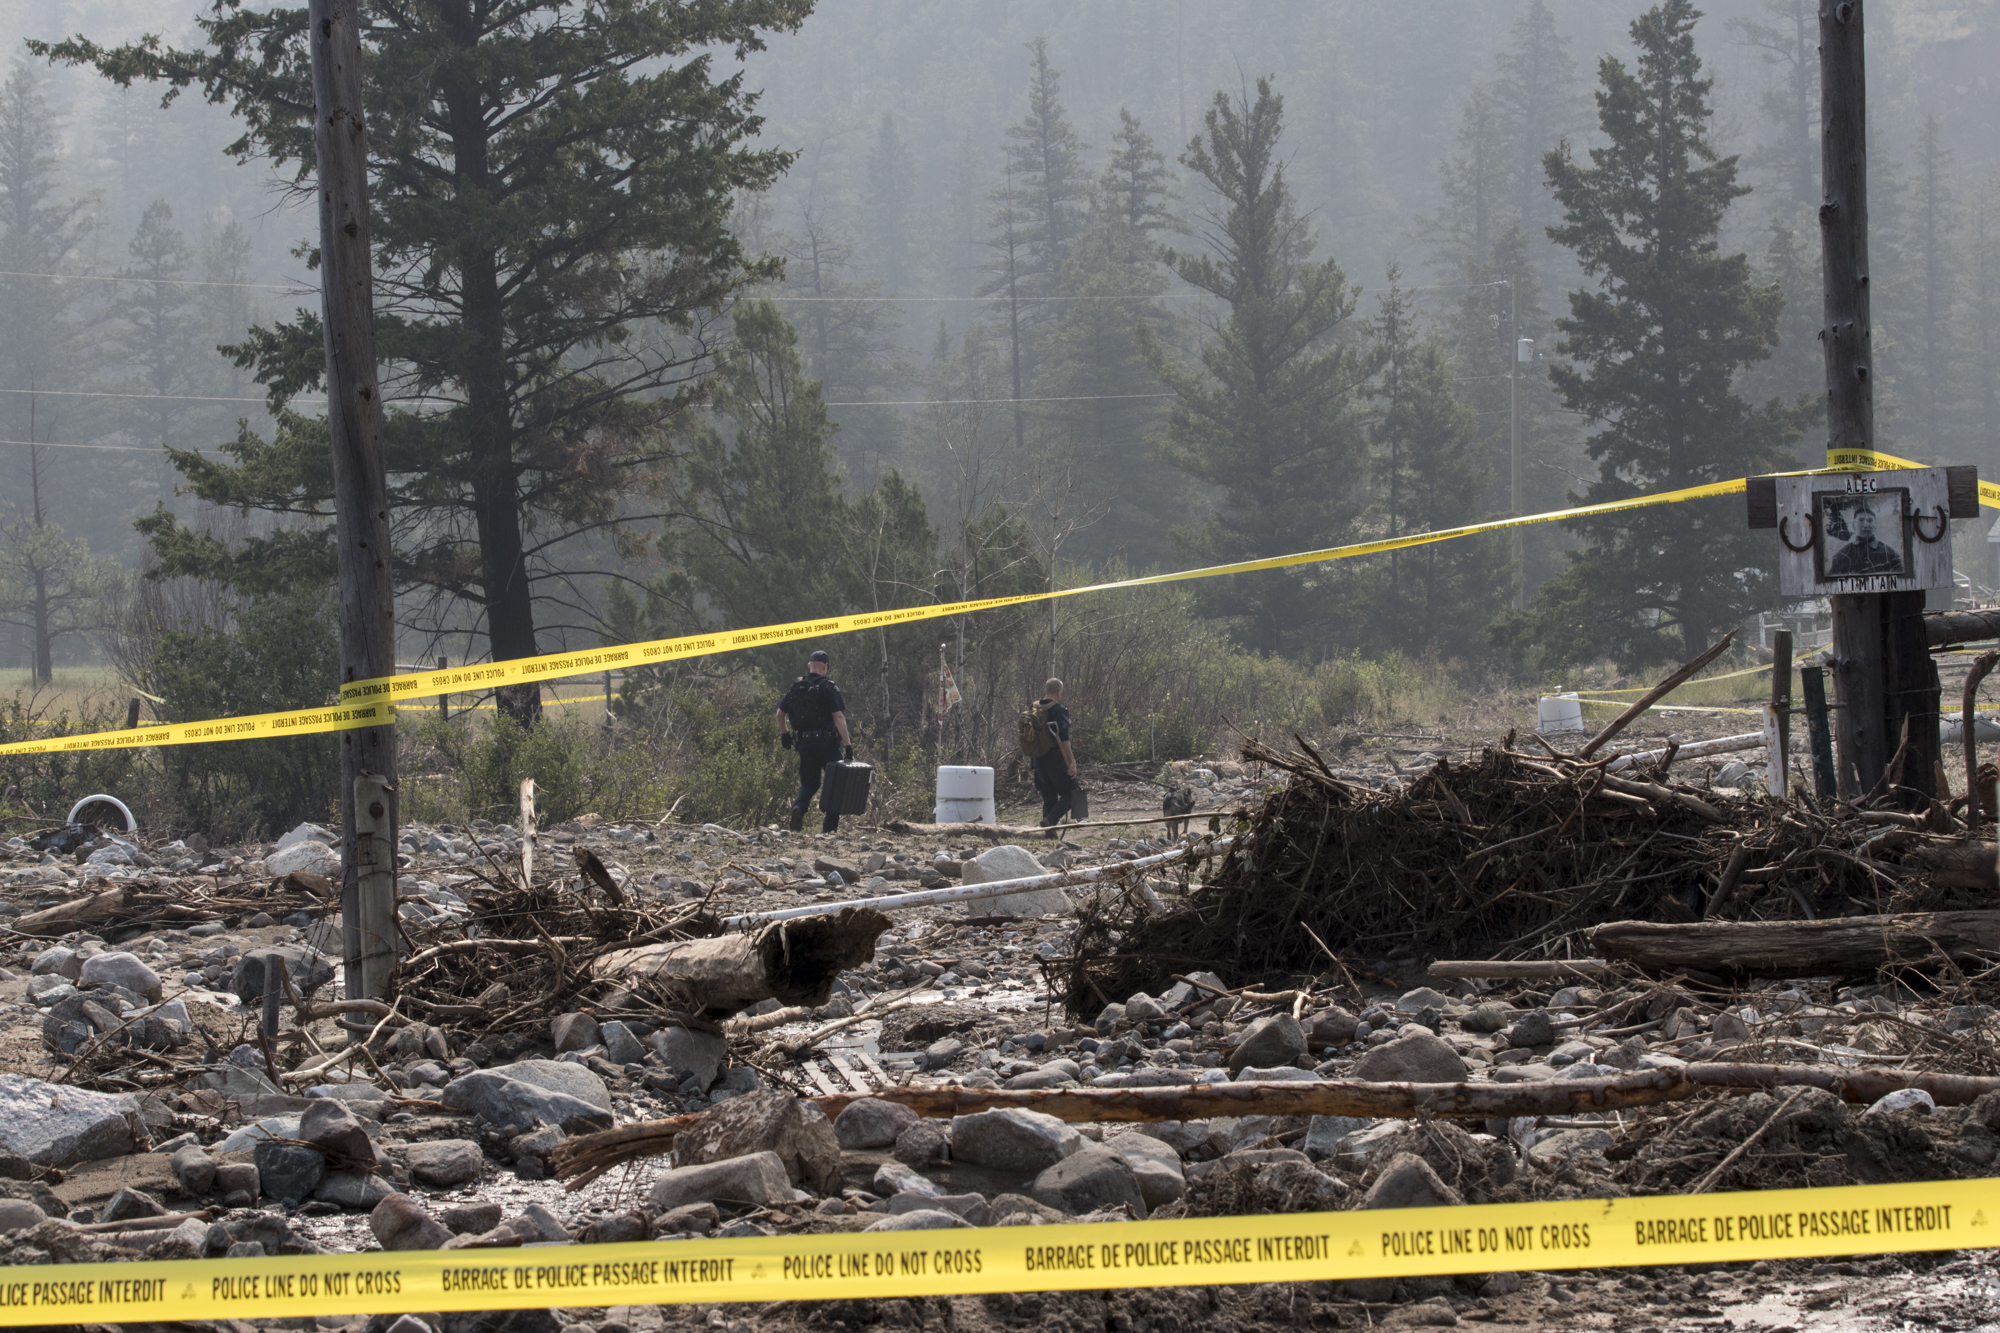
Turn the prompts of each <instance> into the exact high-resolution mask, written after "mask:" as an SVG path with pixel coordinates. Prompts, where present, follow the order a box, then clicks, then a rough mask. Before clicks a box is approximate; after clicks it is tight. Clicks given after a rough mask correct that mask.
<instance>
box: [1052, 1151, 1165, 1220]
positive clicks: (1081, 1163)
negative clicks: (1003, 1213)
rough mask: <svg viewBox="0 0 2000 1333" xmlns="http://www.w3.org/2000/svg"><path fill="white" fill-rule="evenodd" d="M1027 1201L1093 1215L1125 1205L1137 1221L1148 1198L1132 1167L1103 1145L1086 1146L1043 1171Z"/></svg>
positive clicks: (1143, 1210) (1142, 1214)
mask: <svg viewBox="0 0 2000 1333" xmlns="http://www.w3.org/2000/svg"><path fill="white" fill-rule="evenodd" d="M1028 1197H1030V1198H1032V1199H1034V1200H1035V1201H1037V1202H1038V1203H1045V1204H1047V1205H1048V1206H1049V1207H1051V1208H1060V1209H1062V1210H1063V1211H1064V1212H1066V1213H1094V1212H1096V1211H1097V1210H1099V1209H1100V1208H1116V1207H1118V1206H1120V1205H1121V1204H1122V1205H1123V1206H1125V1207H1127V1208H1129V1209H1131V1210H1132V1216H1134V1217H1144V1216H1145V1215H1146V1197H1145V1194H1144V1192H1143V1191H1141V1190H1140V1188H1139V1177H1138V1176H1137V1174H1135V1173H1134V1172H1133V1170H1132V1164H1131V1163H1130V1162H1127V1161H1126V1160H1125V1159H1124V1158H1123V1157H1121V1156H1120V1155H1119V1154H1118V1153H1117V1152H1115V1151H1113V1150H1112V1149H1110V1148H1107V1147H1105V1146H1104V1145H1103V1144H1101V1143H1086V1144H1084V1145H1083V1147H1081V1148H1079V1149H1077V1151H1075V1152H1073V1153H1071V1154H1070V1155H1069V1156H1068V1157H1065V1158H1063V1159H1062V1160H1061V1161H1060V1162H1057V1163H1056V1164H1055V1165H1054V1166H1051V1167H1049V1168H1047V1169H1046V1170H1044V1171H1043V1172H1042V1173H1041V1174H1040V1175H1038V1176H1036V1177H1035V1183H1034V1184H1033V1185H1032V1186H1030V1187H1029V1189H1028Z"/></svg>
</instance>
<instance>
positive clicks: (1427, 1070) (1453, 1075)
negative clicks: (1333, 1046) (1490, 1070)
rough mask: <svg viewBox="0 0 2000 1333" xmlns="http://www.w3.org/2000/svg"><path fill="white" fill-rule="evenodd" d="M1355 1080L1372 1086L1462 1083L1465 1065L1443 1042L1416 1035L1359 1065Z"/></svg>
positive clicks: (1386, 1045)
mask: <svg viewBox="0 0 2000 1333" xmlns="http://www.w3.org/2000/svg"><path fill="white" fill-rule="evenodd" d="M1354 1077H1355V1078H1358V1079H1362V1080H1364V1081H1366V1082H1369V1083H1462V1082H1464V1081H1465V1061H1463V1060H1461V1059H1459V1058H1458V1052H1456V1051H1454V1050H1452V1048H1451V1047H1450V1046H1448V1045H1446V1044H1445V1042H1444V1039H1443V1038H1441V1037H1435V1036H1433V1035H1431V1034H1430V1033H1428V1032H1412V1033H1411V1034H1410V1035H1409V1036H1407V1037H1397V1038H1396V1039H1395V1040H1393V1041H1389V1042H1385V1043H1384V1044H1382V1045H1380V1046H1377V1047H1376V1048H1375V1049H1374V1050H1372V1051H1370V1052H1368V1054H1366V1055H1364V1056H1362V1057H1361V1058H1360V1059H1359V1060H1357V1061H1355V1062H1354Z"/></svg>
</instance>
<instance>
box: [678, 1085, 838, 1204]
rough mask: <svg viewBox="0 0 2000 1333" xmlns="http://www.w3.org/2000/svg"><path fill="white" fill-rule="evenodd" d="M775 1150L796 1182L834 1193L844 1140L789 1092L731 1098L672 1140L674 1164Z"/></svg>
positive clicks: (813, 1109)
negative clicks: (836, 1135) (841, 1146)
mask: <svg viewBox="0 0 2000 1333" xmlns="http://www.w3.org/2000/svg"><path fill="white" fill-rule="evenodd" d="M759 1152H769V1153H775V1154H777V1157H778V1160H779V1161H780V1162H783V1163H784V1165H785V1174H786V1176H787V1177H789V1178H790V1179H791V1180H792V1181H793V1182H795V1183H797V1184H800V1185H804V1186H806V1187H807V1188H809V1189H813V1190H817V1191H818V1192H819V1193H821V1194H831V1193H835V1192H837V1191H838V1190H839V1188H840V1140H839V1139H838V1138H837V1137H835V1135H834V1132H833V1123H832V1122H831V1121H829V1120H828V1119H827V1118H826V1113H825V1112H824V1111H822V1110H820V1109H819V1108H818V1107H817V1106H814V1105H813V1104H812V1103H811V1102H807V1101H801V1100H799V1099H798V1098H797V1097H794V1096H793V1095H792V1094H791V1093H789V1092H779V1091H776V1090H774V1089H773V1090H766V1091H763V1092H752V1093H746V1094H745V1095H743V1096H741V1097H732V1098H730V1099H729V1100H728V1101H726V1102H724V1103H723V1104H722V1105H720V1106H717V1107H715V1108H713V1109H712V1110H708V1111H704V1112H702V1114H701V1115H700V1117H699V1118H697V1119H696V1120H695V1122H694V1123H693V1124H692V1125H690V1126H688V1127H687V1128H686V1129H684V1130H682V1131H681V1132H680V1135H679V1137H677V1138H676V1139H675V1140H674V1155H673V1162H674V1165H675V1166H700V1165H703V1164H705V1163H709V1162H720V1161H725V1160H727V1159H729V1158H732V1157H742V1156H745V1155H746V1154H749V1153H759Z"/></svg>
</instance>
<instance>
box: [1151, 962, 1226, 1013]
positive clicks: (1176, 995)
mask: <svg viewBox="0 0 2000 1333" xmlns="http://www.w3.org/2000/svg"><path fill="white" fill-rule="evenodd" d="M1187 976H1188V979H1189V980H1188V981H1176V982H1175V983H1174V984H1173V985H1171V986H1169V987H1167V989H1166V990H1165V991H1163V992H1161V994H1160V1006H1161V1007H1162V1008H1164V1009H1166V1010H1167V1011H1168V1012H1170V1013H1179V1012H1180V1011H1181V1010H1183V1009H1188V1008H1192V1007H1193V1006H1195V1005H1197V1004H1200V1003H1202V1002H1203V1001H1205V1000H1210V999H1213V998H1215V997H1214V993H1213V992H1211V991H1205V990H1203V989H1202V988H1201V987H1200V986H1194V985H1190V984H1189V982H1190V981H1201V982H1206V983H1207V984H1208V985H1210V986H1213V987H1215V989H1216V990H1218V991H1226V990H1228V989H1229V987H1228V986H1227V985H1225V984H1224V983H1223V980H1222V978H1221V977H1218V976H1217V975H1215V973H1213V972H1189V973H1188V974H1187Z"/></svg>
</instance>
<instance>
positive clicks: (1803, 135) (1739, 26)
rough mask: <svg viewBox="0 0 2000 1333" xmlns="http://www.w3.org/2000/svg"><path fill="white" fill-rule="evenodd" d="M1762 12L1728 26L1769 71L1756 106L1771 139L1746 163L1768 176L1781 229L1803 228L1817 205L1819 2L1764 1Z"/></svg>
mask: <svg viewBox="0 0 2000 1333" xmlns="http://www.w3.org/2000/svg"><path fill="white" fill-rule="evenodd" d="M1763 10H1764V15H1765V17H1764V18H1763V19H1755V18H1748V17H1743V16H1738V17H1736V18H1732V19H1730V20H1729V22H1728V25H1727V26H1728V27H1729V29H1730V30H1731V31H1733V32H1736V33H1739V34H1740V35H1741V37H1742V40H1743V42H1744V44H1745V45H1748V46H1752V47H1755V48H1756V49H1757V50H1759V51H1760V52H1762V54H1763V59H1764V64H1765V66H1766V67H1767V68H1769V70H1770V71H1771V83H1770V86H1769V87H1768V88H1766V89H1765V91H1764V94H1763V96H1762V97H1761V98H1759V99H1758V107H1759V109H1760V110H1762V111H1763V113H1764V119H1765V121H1766V123H1767V124H1768V125H1769V126H1770V128H1771V132H1772V137H1771V139H1770V141H1769V142H1768V143H1766V144H1764V145H1762V146H1760V147H1759V148H1758V149H1757V150H1756V151H1755V152H1754V153H1752V154H1750V156H1749V157H1748V158H1747V159H1746V161H1745V165H1747V166H1750V167H1753V168H1763V169H1766V170H1768V171H1769V172H1770V173H1771V175H1772V176H1773V177H1774V178H1775V182H1776V183H1777V185H1778V187H1779V188H1778V189H1777V190H1774V191H1773V194H1774V197H1775V200H1776V201H1777V202H1778V203H1779V205H1780V212H1781V214H1782V219H1783V225H1786V226H1791V227H1802V226H1804V225H1806V221H1807V219H1808V218H1809V217H1811V215H1812V210H1813V209H1814V208H1816V207H1818V205H1819V2H1818V0H1763Z"/></svg>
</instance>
